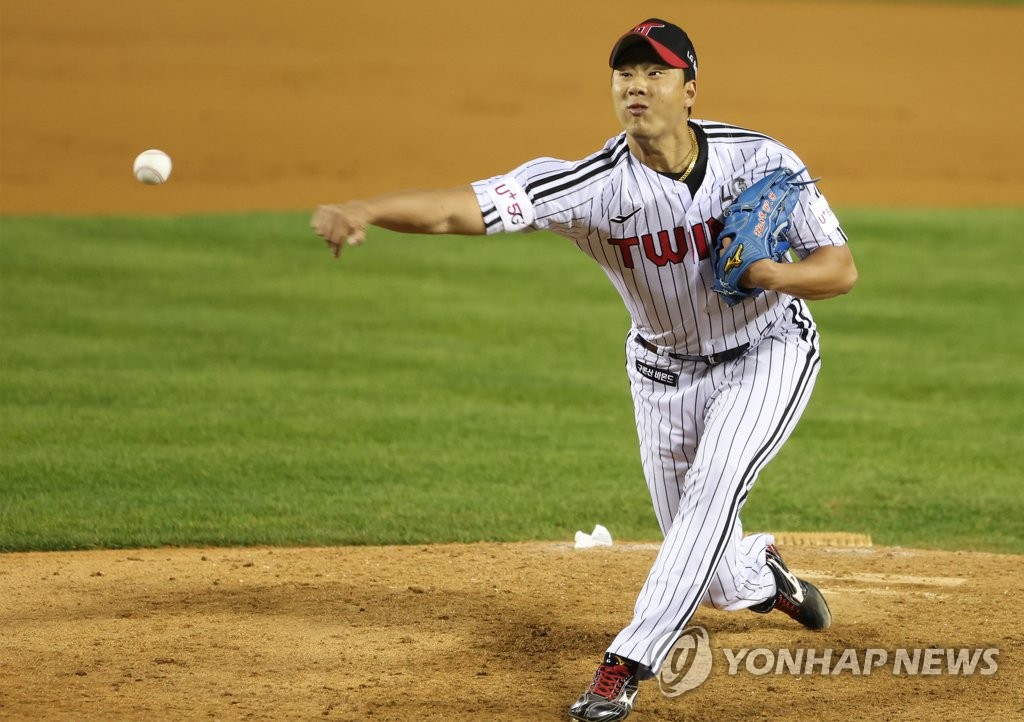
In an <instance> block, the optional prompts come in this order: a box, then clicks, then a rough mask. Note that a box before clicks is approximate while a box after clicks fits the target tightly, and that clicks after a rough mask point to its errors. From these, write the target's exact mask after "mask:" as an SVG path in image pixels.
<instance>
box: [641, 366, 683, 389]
mask: <svg viewBox="0 0 1024 722" xmlns="http://www.w3.org/2000/svg"><path fill="white" fill-rule="evenodd" d="M636 370H637V371H639V372H640V373H641V374H643V375H644V376H646V377H647V378H649V379H650V380H651V381H657V382H658V383H659V384H665V385H666V386H678V385H679V374H677V373H673V372H671V371H666V370H665V369H659V368H658V367H657V366H648V365H647V364H645V363H644V362H643V361H637V362H636Z"/></svg>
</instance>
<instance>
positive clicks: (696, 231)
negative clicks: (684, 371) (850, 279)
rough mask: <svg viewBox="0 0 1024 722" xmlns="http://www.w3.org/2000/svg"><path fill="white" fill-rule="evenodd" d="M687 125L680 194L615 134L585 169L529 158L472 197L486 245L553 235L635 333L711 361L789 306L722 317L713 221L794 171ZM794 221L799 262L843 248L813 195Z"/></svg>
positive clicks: (764, 142) (720, 134) (803, 199)
mask: <svg viewBox="0 0 1024 722" xmlns="http://www.w3.org/2000/svg"><path fill="white" fill-rule="evenodd" d="M690 124H691V126H692V127H693V128H694V131H695V133H696V135H697V138H698V143H699V145H700V148H701V156H700V161H699V162H698V165H697V166H696V167H695V169H694V171H693V172H692V173H691V175H690V177H689V178H688V179H687V182H685V183H684V182H678V181H675V180H672V179H670V178H668V177H666V176H665V175H663V174H661V173H658V172H657V171H655V170H652V169H651V168H648V167H647V166H645V165H643V164H642V163H640V162H639V161H638V160H637V159H636V157H634V156H633V154H632V153H631V152H630V151H629V148H628V146H627V145H626V135H625V133H622V134H620V135H618V136H616V137H614V138H612V139H610V140H609V141H608V142H607V143H606V144H605V146H604V148H602V149H601V150H600V151H598V152H597V153H594V154H593V155H591V156H589V157H587V158H584V159H583V160H579V161H572V162H570V161H564V160H558V159H555V158H538V159H536V160H532V161H529V162H527V163H525V164H523V165H521V166H519V167H518V168H516V169H515V170H513V171H512V172H510V173H508V174H506V175H502V176H496V177H494V178H490V179H488V180H482V181H478V182H476V183H473V188H474V190H475V191H476V194H477V200H478V202H479V203H480V209H481V212H482V213H483V218H484V223H485V225H486V228H487V233H488V234H491V233H500V232H514V231H523V230H550V231H553V232H555V233H558V234H560V235H563V236H566V237H568V238H570V239H572V240H573V241H574V242H575V243H576V245H577V246H578V247H579V248H580V250H582V251H583V252H584V253H586V254H587V255H588V256H590V257H592V258H593V259H594V260H595V261H597V262H598V263H599V264H600V265H601V267H602V268H603V269H604V271H605V273H607V274H608V277H609V278H610V279H611V282H612V284H613V285H614V286H615V289H616V290H617V291H618V292H619V295H621V296H622V300H623V301H624V302H625V304H626V308H627V309H628V311H629V314H630V317H631V318H632V320H633V326H634V327H635V328H636V330H637V332H638V333H640V334H641V335H642V336H644V337H645V338H647V339H648V340H649V341H651V342H652V343H655V344H657V345H659V346H664V347H669V348H671V349H674V351H675V352H677V353H684V354H711V353H715V352H719V351H724V350H726V349H731V348H734V347H736V346H739V345H741V344H743V343H748V342H752V341H755V340H756V339H758V338H760V337H761V336H762V335H763V334H764V333H765V332H766V331H767V329H768V328H769V327H770V326H771V325H772V324H773V323H774V322H775V321H776V320H777V319H778V318H779V317H780V316H781V315H782V313H783V311H784V309H785V307H786V304H787V303H789V301H790V300H791V299H790V297H789V296H788V295H786V294H780V293H777V292H775V291H768V292H766V293H762V294H761V295H759V296H757V297H755V298H754V299H751V300H747V301H745V302H743V303H741V304H737V305H736V306H733V307H731V308H730V307H729V306H728V305H727V304H726V303H725V302H724V301H722V300H720V296H719V295H718V294H716V293H714V292H713V291H712V290H711V286H712V284H713V283H714V272H713V269H712V264H711V258H710V256H711V251H712V240H713V239H714V237H715V236H716V235H717V234H718V231H719V230H720V229H721V227H722V211H723V209H724V208H726V207H727V206H728V205H729V203H730V202H731V201H732V200H733V199H734V198H735V197H736V195H737V194H738V193H739V192H741V191H742V190H743V188H746V187H747V186H749V185H751V184H753V183H754V182H756V181H757V180H759V179H760V178H762V177H764V176H765V175H766V174H767V173H768V172H769V171H771V170H774V169H776V168H779V167H787V168H789V169H790V170H794V171H795V170H798V169H800V168H802V167H803V163H802V162H801V161H800V159H799V158H797V156H796V154H794V153H793V152H792V151H791V150H789V149H788V148H786V147H785V146H784V145H782V144H781V143H779V142H778V141H776V140H774V139H772V138H769V137H768V136H766V135H763V134H761V133H756V132H754V131H750V130H746V129H744V128H739V127H736V126H733V125H726V124H724V123H716V122H712V121H701V120H691V121H690ZM801 177H803V178H807V177H808V176H807V174H806V172H805V173H804V174H803V175H802V176H801ZM792 221H793V224H792V227H791V230H790V232H789V239H790V242H791V244H792V246H793V249H794V251H795V252H796V253H797V255H798V256H799V257H801V258H804V257H806V256H807V255H808V254H809V253H811V252H812V251H814V250H815V249H817V248H819V247H821V246H827V245H833V246H837V245H842V244H844V243H845V242H846V235H845V234H844V233H843V231H842V229H841V228H840V227H839V224H838V222H837V221H836V219H835V216H834V215H833V214H832V211H831V209H830V208H829V206H828V202H827V201H826V200H825V198H824V197H823V196H822V195H821V192H820V191H819V190H818V189H817V187H816V186H807V187H805V188H804V189H803V190H802V191H801V193H800V201H799V203H798V204H797V208H796V210H795V211H794V214H793V216H792Z"/></svg>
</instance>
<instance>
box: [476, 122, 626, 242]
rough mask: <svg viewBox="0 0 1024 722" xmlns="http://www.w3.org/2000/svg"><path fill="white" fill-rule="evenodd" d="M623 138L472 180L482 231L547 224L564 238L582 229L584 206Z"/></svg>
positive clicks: (527, 228)
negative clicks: (569, 157) (574, 156)
mask: <svg viewBox="0 0 1024 722" xmlns="http://www.w3.org/2000/svg"><path fill="white" fill-rule="evenodd" d="M619 146H622V147H623V148H624V147H625V141H624V140H621V139H615V138H613V139H612V140H610V141H609V142H608V144H607V145H606V146H605V147H604V148H603V149H602V150H601V151H598V152H597V153H594V154H593V155H591V156H588V157H587V158H584V159H583V160H579V161H565V160H559V159H557V158H537V159H535V160H531V161H528V162H527V163H524V164H523V165H521V166H519V167H518V168H516V169H515V170H513V171H511V172H509V173H507V174H505V175H500V176H495V177H493V178H488V179H486V180H481V181H477V182H475V183H473V184H472V185H473V190H474V191H476V198H477V202H478V203H479V204H480V212H481V213H482V214H483V219H484V226H485V228H486V230H487V234H488V235H490V234H493V233H515V232H518V231H537V230H549V231H554V232H555V233H559V234H561V235H563V236H568V237H570V238H572V237H575V236H576V235H578V234H580V233H584V234H585V233H586V227H587V223H588V222H587V218H588V213H589V209H590V207H591V205H592V203H593V199H594V196H595V194H596V193H598V192H599V189H600V187H601V185H602V184H603V182H604V179H605V178H607V176H608V173H609V172H610V171H611V169H612V168H613V167H614V164H615V161H616V158H617V157H618V156H619V155H620V153H621V150H620V149H619Z"/></svg>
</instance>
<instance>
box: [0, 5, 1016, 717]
mask: <svg viewBox="0 0 1024 722" xmlns="http://www.w3.org/2000/svg"><path fill="white" fill-rule="evenodd" d="M390 4H391V5H392V6H393V8H386V7H382V5H381V4H375V3H355V2H336V1H335V0H303V1H302V2H299V3H289V4H287V5H286V4H285V3H271V2H252V1H251V0H250V1H247V2H242V1H241V0H218V1H217V2H201V1H200V0H178V1H177V2H173V3H170V2H157V1H156V0H141V1H139V2H134V3H124V2H120V0H86V1H84V2H71V1H70V0H68V2H64V3H61V2H38V1H37V0H4V2H3V3H2V4H0V73H2V83H0V212H2V213H5V214H14V213H60V214H79V213H125V212H128V213H147V214H149V213H159V214H165V213H179V212H193V211H236V210H249V209H289V208H311V207H312V206H313V205H315V204H317V203H320V202H328V201H333V200H343V199H345V198H348V197H350V196H353V195H362V194H367V193H374V192H379V191H383V190H386V189H390V188H394V187H395V186H396V185H397V186H419V185H438V184H440V185H448V184H451V185H454V184H459V183H464V182H467V181H469V180H473V179H476V178H482V177H487V176H490V175H493V174H495V173H498V172H501V171H504V170H507V169H509V168H511V167H514V166H515V165H517V164H519V163H520V162H522V161H523V160H526V159H528V158H532V157H536V156H541V155H552V156H557V157H565V158H576V157H580V156H581V155H584V154H586V153H588V152H590V151H592V150H593V149H595V148H597V147H599V146H600V145H601V144H602V143H603V141H604V140H605V139H606V138H607V137H609V136H611V135H613V134H615V133H616V132H617V128H616V127H615V125H614V120H613V116H612V114H611V112H610V107H609V103H608V98H607V82H608V81H607V70H606V68H605V67H604V62H605V58H606V57H607V52H608V50H609V48H610V45H611V43H612V41H613V40H614V38H615V36H616V35H617V34H618V33H619V32H621V31H622V30H623V29H625V28H626V27H628V26H629V25H630V24H632V23H634V22H636V21H637V20H639V19H640V16H639V15H637V13H638V12H640V13H649V14H651V15H659V14H660V15H664V16H666V17H668V18H671V19H673V20H677V21H678V22H681V23H682V24H683V25H685V26H686V28H687V29H688V30H690V32H691V34H692V36H693V37H694V39H695V42H696V47H697V50H698V53H699V56H700V61H701V66H700V67H701V70H700V78H699V83H700V95H699V98H698V104H697V113H696V115H697V116H698V117H706V118H712V119H719V120H727V121H730V122H734V123H737V124H740V125H744V126H748V127H754V128H757V129H760V130H763V131H765V132H768V133H771V134H772V135H774V136H776V137H778V138H780V139H781V140H783V141H784V142H786V143H789V144H791V145H792V146H793V147H794V148H796V149H797V150H798V151H799V152H800V154H801V155H802V156H803V158H804V160H805V161H806V162H807V163H808V164H809V165H810V166H811V169H812V170H813V171H814V172H815V173H816V174H819V175H822V176H823V177H824V180H823V181H822V188H823V190H824V191H825V192H826V193H827V194H828V195H829V196H830V198H831V200H832V202H833V204H834V205H836V206H838V207H849V206H856V205H881V206H905V205H928V206H940V205H941V206H1007V205H1012V206H1020V205H1021V204H1022V203H1024V179H1022V177H1021V175H1020V168H1021V167H1022V166H1024V142H1022V140H1021V135H1020V133H1019V129H1018V125H1019V122H1020V121H1019V118H1020V117H1021V115H1022V111H1024V95H1022V94H1021V93H1019V92H1012V90H1011V89H1012V88H1014V87H1017V85H1018V82H1017V77H1016V69H1017V67H1018V65H1019V58H1018V55H1019V53H1018V51H1017V50H1016V48H1018V46H1019V37H1018V36H1019V29H1020V27H1021V25H1022V23H1021V20H1022V19H1024V13H1022V11H1021V10H1020V9H1019V8H1011V7H1005V6H1004V7H983V6H956V5H938V6H934V7H928V8H922V7H921V6H919V5H916V4H912V3H906V4H899V5H897V6H894V7H890V6H887V5H885V4H882V3H876V4H864V3H852V2H851V3H840V2H832V3H810V2H780V3H771V5H770V9H771V12H764V9H765V8H766V7H769V5H768V4H767V3H762V2H738V1H736V0H722V1H719V2H691V3H686V13H685V16H680V14H679V13H680V10H679V8H680V5H679V4H678V3H674V2H667V1H658V2H651V3H648V4H647V5H646V6H645V7H644V9H642V10H635V9H634V7H633V6H631V5H629V4H626V3H612V2H594V1H593V0H567V1H566V2H560V3H550V2H543V3H542V2H540V1H539V0H526V1H525V2H520V3H517V4H515V5H514V6H508V5H506V4H501V3H492V4H480V3H476V2H469V0H450V1H448V0H446V2H444V3H412V2H404V1H402V0H392V2H391V3H390ZM385 5H387V3H385ZM755 11H756V12H759V13H760V14H761V17H760V18H759V20H758V22H759V23H762V24H763V28H764V30H763V32H764V38H765V39H764V41H763V42H760V43H749V42H741V41H740V38H739V36H738V34H737V32H738V31H737V29H736V22H737V18H738V17H739V16H741V15H746V16H747V17H749V16H750V14H751V13H752V12H755ZM747 25H750V23H747ZM744 27H746V26H744ZM742 32H747V30H746V29H743V30H742ZM149 147H160V148H163V149H165V150H167V151H168V152H170V153H171V155H172V156H173V157H174V160H175V170H174V175H173V177H172V179H171V182H170V183H168V184H167V185H165V186H162V187H159V188H151V187H142V186H140V185H139V184H137V183H136V182H135V181H134V179H133V178H132V177H131V174H130V167H131V161H132V158H133V157H134V156H135V154H136V153H138V152H139V151H141V150H143V149H145V148H149ZM303 239H306V240H307V241H308V242H310V243H312V242H314V239H313V238H312V236H311V234H308V233H306V230H305V229H304V228H297V229H296V242H303ZM908 513H909V510H908ZM608 523H609V525H610V526H612V527H613V528H614V524H613V520H608ZM569 532H571V530H567V536H568V533H569ZM653 555H654V551H653V549H652V548H651V545H650V544H648V545H637V546H633V547H622V546H619V547H615V548H613V549H610V550H590V551H587V552H576V551H573V550H571V549H569V548H568V547H567V546H565V545H552V544H519V545H505V546H495V545H472V546H436V547H426V548H423V547H394V548H357V549H245V550H235V549H231V550H225V549H221V550H164V549H161V550H145V551H132V552H126V551H111V552H81V553H71V554H9V555H3V556H0V625H2V627H3V636H2V638H0V640H2V641H0V718H4V719H67V720H80V719H196V718H201V717H209V718H215V719H268V720H269V719H275V720H276V719H346V720H402V721H404V720H453V721H456V722H461V721H467V722H468V721H471V720H482V719H508V720H549V719H550V720H556V719H563V712H564V709H565V706H566V705H567V703H568V702H570V701H571V700H572V699H573V698H574V697H575V696H576V695H577V694H578V693H579V691H580V690H581V688H582V687H583V685H584V684H585V683H586V681H587V679H588V678H589V675H590V674H591V673H592V671H593V666H594V663H595V662H596V660H597V657H598V655H599V654H600V652H601V650H602V649H603V648H604V647H605V646H606V645H607V643H608V642H609V641H610V639H611V637H612V636H613V635H614V633H615V632H616V631H617V630H618V629H619V628H620V627H621V626H622V625H623V624H624V623H625V622H626V621H627V619H628V617H629V614H630V611H631V608H632V604H633V600H634V597H635V594H636V592H637V590H638V589H639V586H640V584H641V583H642V581H643V579H644V576H645V574H646V572H647V569H648V567H649V565H650V563H651V561H652V559H653ZM788 558H789V560H790V562H791V564H792V566H793V567H794V568H795V569H797V570H798V571H803V572H804V573H805V574H806V575H807V576H808V577H809V578H811V579H815V580H818V581H819V582H820V583H821V585H822V587H823V588H824V589H825V591H826V593H827V595H828V596H829V598H830V600H832V604H833V608H834V612H835V616H836V623H835V626H834V627H833V629H832V630H830V631H828V632H825V633H822V634H810V633H806V632H804V631H802V630H801V629H800V628H799V627H797V626H796V625H794V624H793V623H792V622H790V621H789V620H788V619H786V618H784V617H781V616H780V615H771V616H769V617H761V616H756V615H753V614H733V615H726V614H722V613H716V612H709V611H705V612H701V613H699V614H698V616H697V618H696V619H695V620H694V622H695V623H696V624H701V625H704V626H705V627H706V628H707V629H708V631H709V634H710V636H711V640H712V647H713V649H714V652H715V657H714V659H715V668H714V671H713V673H712V676H711V678H710V680H709V681H708V682H707V683H705V684H704V685H702V686H701V687H699V688H698V689H696V690H693V691H691V692H688V693H686V694H685V695H683V696H682V697H679V698H677V699H674V700H670V699H668V698H666V697H664V696H662V695H661V694H660V693H659V692H658V689H657V686H656V685H654V686H652V685H651V684H648V685H647V686H646V687H645V688H644V689H643V691H642V692H641V702H640V708H639V711H638V713H637V714H636V715H635V719H637V720H691V719H693V720H696V719H701V720H703V719H716V720H719V719H722V720H724V719H728V720H740V719H791V720H806V719H820V720H830V719H835V720H843V721H844V722H846V721H847V720H850V719H864V718H872V719H906V720H914V719H921V720H930V719H961V718H966V717H979V718H984V719H1014V718H1016V719H1021V718H1024V702H1022V701H1021V696H1020V691H1019V690H1020V689H1021V688H1022V687H1024V673H1022V671H1021V659H1022V654H1021V652H1022V645H1024V638H1022V633H1021V625H1020V623H1019V621H1018V616H1019V611H1018V606H1019V603H1020V602H1019V600H1020V599H1021V598H1022V592H1024V584H1022V581H1021V578H1020V575H1019V573H1014V574H1011V573H1010V572H1011V571H1014V572H1016V571H1018V570H1019V569H1020V568H1021V560H1020V559H1019V558H1012V557H1005V556H997V555H986V554H968V553H961V554H953V553H937V552H921V551H908V550H899V549H878V548H872V549H837V548H804V547H793V548H791V550H790V551H789V552H788ZM751 647H763V648H766V649H769V650H771V649H775V650H777V649H781V648H792V649H796V648H808V649H813V650H817V651H819V652H820V651H821V650H825V649H833V650H836V652H835V653H836V654H837V655H838V654H840V653H841V650H843V649H847V648H849V649H855V650H859V652H860V653H862V657H861V658H862V659H863V653H864V652H865V651H866V650H869V649H882V650H887V652H888V653H889V654H890V656H891V655H893V654H895V650H897V649H898V648H933V649H938V650H943V649H947V648H954V649H959V648H970V649H971V650H973V649H975V648H989V647H995V648H998V649H999V650H1000V651H999V655H998V658H997V660H998V671H997V672H996V673H995V674H994V675H981V674H977V675H974V676H951V675H948V674H936V675H910V674H901V675H894V674H893V673H892V669H891V667H890V668H886V667H880V668H879V669H877V670H874V671H873V672H872V674H870V675H867V676H865V675H859V674H854V673H853V672H849V671H848V672H844V673H842V674H839V675H836V676H823V675H821V674H814V673H811V674H802V675H791V674H782V675H774V674H769V675H764V676H760V675H755V674H752V673H749V672H747V671H746V669H745V668H741V669H740V673H739V674H737V675H736V676H729V675H728V674H727V670H728V664H727V663H726V659H725V657H724V656H723V655H724V652H723V650H724V649H731V650H738V649H740V648H751ZM1014 689H1017V690H1018V692H1016V693H1014V692H1013V691H1012V690H1014Z"/></svg>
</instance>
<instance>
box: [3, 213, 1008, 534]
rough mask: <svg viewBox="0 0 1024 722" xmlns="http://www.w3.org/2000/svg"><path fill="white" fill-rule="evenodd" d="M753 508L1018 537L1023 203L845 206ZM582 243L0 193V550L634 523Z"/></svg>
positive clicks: (614, 316)
mask: <svg viewBox="0 0 1024 722" xmlns="http://www.w3.org/2000/svg"><path fill="white" fill-rule="evenodd" d="M842 217H843V219H844V225H845V227H846V229H847V230H848V232H849V235H850V236H851V238H852V239H853V247H854V251H855V254H856V256H857V259H858V264H859V267H860V271H861V280H860V283H859V285H858V287H857V289H856V290H855V292H854V293H853V294H852V295H850V296H848V297H845V298H842V299H837V300H833V301H827V302H821V303H816V304H814V312H815V315H816V318H817V320H818V324H819V327H820V329H821V330H822V336H823V352H824V356H825V364H824V369H823V372H822V375H821V377H820V379H819V382H818V388H817V391H816V394H815V397H814V399H813V400H812V402H811V405H810V407H809V409H808V411H807V413H806V414H805V416H804V419H803V421H802V422H801V425H800V426H799V427H798V429H797V432H796V434H795V436H794V438H793V439H792V440H791V442H790V443H789V444H788V446H787V447H786V448H785V449H784V450H783V452H782V453H781V454H780V456H779V457H778V459H777V460H776V461H775V462H773V464H772V465H771V466H770V467H769V468H768V469H767V470H766V471H765V472H764V474H763V475H762V478H761V481H760V482H759V483H758V486H757V487H756V488H755V490H754V492H753V494H752V495H751V497H750V500H749V502H748V504H747V507H746V510H745V513H744V520H745V524H746V527H747V528H748V529H780V530H808V531H811V530H828V531H836V530H845V531H855V532H866V533H869V534H871V535H872V537H873V538H874V540H875V541H876V543H883V544H899V545H907V546H926V547H936V548H948V549H979V550H993V551H1007V552H1018V553H1020V552H1024V489H1022V485H1021V477H1022V474H1021V469H1022V468H1024V443H1022V440H1021V429H1022V428H1024V405H1022V403H1021V400H1022V388H1024V370H1022V365H1021V364H1020V363H1019V359H1020V358H1021V355H1022V353H1024V340H1022V337H1021V334H1020V328H1021V312H1020V308H1021V295H1022V294H1021V290H1020V289H1021V281H1020V277H1021V270H1022V268H1021V266H1022V264H1021V262H1020V258H1021V256H1020V253H1019V250H1018V245H1019V239H1020V237H1021V236H1022V235H1024V212H1021V211H986V212H947V211H943V212H936V213H927V214H925V213H923V212H922V213H915V212H908V211H901V212H884V213H882V212H868V211H859V212H847V213H844V214H842ZM627 325H628V320H627V318H626V314H625V312H624V310H623V309H622V307H621V303H620V301H619V300H618V298H617V297H616V296H615V294H614V293H613V291H612V289H611V287H610V286H609V285H608V283H607V281H606V280H605V278H604V276H603V274H602V273H601V272H600V270H599V269H598V267H597V266H596V265H595V264H593V263H592V262H590V261H588V260H587V259H586V258H584V257H583V256H582V255H581V254H580V253H579V252H578V251H576V250H575V249H574V248H572V247H571V246H569V245H568V244H567V243H566V242H565V241H562V240H560V239H557V238H555V237H553V236H547V235H542V234H537V235H532V236H522V237H505V238H500V239H465V238H415V237H400V236H393V235H390V234H387V233H385V232H383V231H375V232H373V234H372V235H371V238H370V243H369V244H368V245H367V246H365V247H362V248H358V249H351V250H348V251H346V253H345V255H344V257H343V259H342V260H341V261H340V262H338V263H335V262H331V261H330V259H329V257H328V255H327V252H326V251H325V250H324V248H323V246H322V245H321V244H320V243H319V242H318V241H317V239H316V238H315V237H314V236H312V234H311V233H309V232H308V230H307V225H306V217H305V216H302V215H294V214H278V215H272V214H264V215H251V216H227V217H206V216H197V217H182V218H170V219H154V218H146V219H103V218H89V219H80V218H74V219H71V218H69V219H58V218H3V219H0V345H2V346H0V364H2V365H0V374H2V375H0V409H2V412H0V413H2V418H0V423H2V427H0V436H2V440H0V452H2V456H0V549H3V550H24V549H65V548H84V547H131V546H154V545H193V544H217V545H227V544H232V545H233V544H371V543H374V544H375V543H405V542H416V543H418V542H431V541H449V540H456V541H470V540H515V539H560V540H569V539H571V538H572V535H573V532H574V531H575V530H576V529H588V530H589V528H591V527H592V526H593V524H595V523H603V524H605V525H606V526H608V527H609V528H610V529H611V530H612V532H613V533H614V534H615V535H616V536H618V537H621V538H627V539H628V538H632V539H656V538H657V537H658V531H657V526H656V523H655V521H654V517H653V513H652V511H651V509H650V501H649V499H648V497H647V492H646V488H645V486H644V483H643V479H642V477H641V472H640V465H639V460H638V455H637V452H636V437H635V430H634V427H633V422H632V409H631V404H630V401H629V396H628V392H627V388H626V383H625V377H624V374H623V372H622V343H623V338H624V334H625V331H626V329H627Z"/></svg>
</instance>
